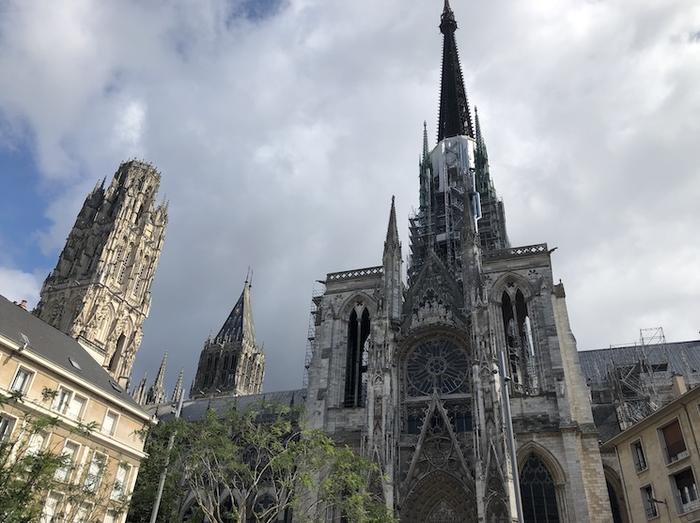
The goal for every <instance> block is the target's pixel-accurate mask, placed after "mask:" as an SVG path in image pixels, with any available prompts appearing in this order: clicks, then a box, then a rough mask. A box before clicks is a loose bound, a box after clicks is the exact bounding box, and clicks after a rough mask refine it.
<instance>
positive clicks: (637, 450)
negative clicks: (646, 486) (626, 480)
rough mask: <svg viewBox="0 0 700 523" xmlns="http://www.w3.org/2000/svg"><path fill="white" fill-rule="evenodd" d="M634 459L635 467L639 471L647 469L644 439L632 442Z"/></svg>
mask: <svg viewBox="0 0 700 523" xmlns="http://www.w3.org/2000/svg"><path fill="white" fill-rule="evenodd" d="M632 459H633V460H634V468H635V469H636V470H637V472H642V471H643V470H646V469H647V458H646V456H645V455H644V448H643V447H642V441H641V440H637V441H635V442H634V443H632Z"/></svg>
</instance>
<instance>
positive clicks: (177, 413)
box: [151, 393, 185, 523]
mask: <svg viewBox="0 0 700 523" xmlns="http://www.w3.org/2000/svg"><path fill="white" fill-rule="evenodd" d="M184 397H185V394H184V393H183V394H180V399H179V401H178V402H177V409H176V410H175V419H177V418H179V417H180V412H181V411H182V400H183V398H184ZM174 444H175V431H173V433H172V434H171V435H170V439H168V454H167V456H166V458H165V467H164V468H163V472H161V474H160V481H158V492H157V493H156V500H155V501H154V502H153V509H152V510H151V523H156V519H157V518H158V510H159V509H160V501H161V498H162V497H163V488H164V487H165V478H166V477H167V475H168V466H169V465H170V451H171V450H172V449H173V445H174Z"/></svg>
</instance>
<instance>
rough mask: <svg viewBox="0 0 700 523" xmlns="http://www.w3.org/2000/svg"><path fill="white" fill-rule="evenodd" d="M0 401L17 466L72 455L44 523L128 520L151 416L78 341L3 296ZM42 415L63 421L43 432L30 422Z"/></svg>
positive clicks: (49, 497) (0, 428)
mask: <svg viewBox="0 0 700 523" xmlns="http://www.w3.org/2000/svg"><path fill="white" fill-rule="evenodd" d="M13 394H21V398H20V399H12V398H11V397H12V395H13ZM0 395H2V396H3V397H4V398H5V399H6V400H7V401H6V402H3V403H4V406H2V407H0V439H1V440H3V441H5V442H9V443H11V444H12V445H13V448H12V453H11V454H10V458H9V459H10V460H12V459H15V457H17V456H18V455H19V453H24V452H37V451H39V450H48V451H51V452H55V453H61V454H65V455H67V456H68V461H69V463H70V465H67V466H65V467H64V468H62V469H60V470H59V471H57V473H56V476H55V483H54V485H53V486H52V488H51V490H50V491H49V492H46V493H45V495H44V496H45V499H44V501H43V503H44V514H43V516H42V521H43V522H50V521H56V522H59V521H60V522H63V521H104V522H106V523H121V522H123V521H125V518H126V510H125V508H126V507H127V505H128V502H129V498H130V496H131V492H132V490H133V486H134V482H135V481H136V476H137V474H138V470H139V464H140V462H141V460H142V459H143V458H144V457H145V454H144V452H143V447H144V441H143V439H142V436H141V434H140V432H141V431H142V430H143V429H144V428H146V427H147V426H148V425H149V423H150V422H151V418H150V416H149V415H148V414H147V413H146V412H144V411H143V410H142V409H141V408H140V407H139V405H138V404H137V403H136V402H135V401H134V400H133V399H132V398H131V397H130V396H129V395H128V394H127V393H126V392H125V391H124V389H122V387H120V386H119V384H118V383H117V382H116V381H115V380H114V379H113V378H112V377H111V376H110V375H109V373H108V372H107V371H105V369H103V368H102V367H101V366H100V365H99V364H98V363H97V362H96V361H95V360H94V359H93V358H92V357H91V356H90V354H88V352H86V351H85V350H84V349H83V347H82V346H81V345H80V344H79V343H78V342H77V341H76V340H75V339H73V338H72V337H70V336H68V335H66V334H64V333H62V332H60V331H58V330H57V329H55V328H54V327H52V326H50V325H48V324H46V323H45V322H43V321H42V320H40V319H39V318H37V317H36V316H34V315H32V314H30V313H29V312H27V311H26V310H24V309H23V308H22V307H20V306H18V305H16V304H14V303H12V302H10V301H8V300H7V299H5V298H4V297H2V296H0ZM8 398H10V399H8ZM40 417H51V418H56V419H57V420H58V422H57V424H56V425H54V426H50V427H47V428H46V430H37V429H36V424H35V423H32V422H31V420H32V419H34V420H36V419H38V418H40ZM81 427H83V428H88V429H89V430H82V431H81V430H79V429H80V428H81Z"/></svg>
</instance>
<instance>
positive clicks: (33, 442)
mask: <svg viewBox="0 0 700 523" xmlns="http://www.w3.org/2000/svg"><path fill="white" fill-rule="evenodd" d="M45 441H46V434H44V433H43V432H35V433H34V434H32V435H31V436H30V437H29V443H28V444H27V455H28V456H36V455H37V454H39V453H40V452H41V451H42V450H43V449H44V442H45Z"/></svg>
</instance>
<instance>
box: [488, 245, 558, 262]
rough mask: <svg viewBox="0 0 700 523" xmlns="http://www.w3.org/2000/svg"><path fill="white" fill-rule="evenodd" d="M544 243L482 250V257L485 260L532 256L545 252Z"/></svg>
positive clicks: (546, 250) (545, 246)
mask: <svg viewBox="0 0 700 523" xmlns="http://www.w3.org/2000/svg"><path fill="white" fill-rule="evenodd" d="M548 250H549V249H547V244H546V243H538V244H536V245H526V246H524V247H509V248H508V249H497V250H495V251H484V253H483V258H484V259H485V260H498V259H501V258H517V257H521V256H532V255H535V254H546V253H547V252H548Z"/></svg>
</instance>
